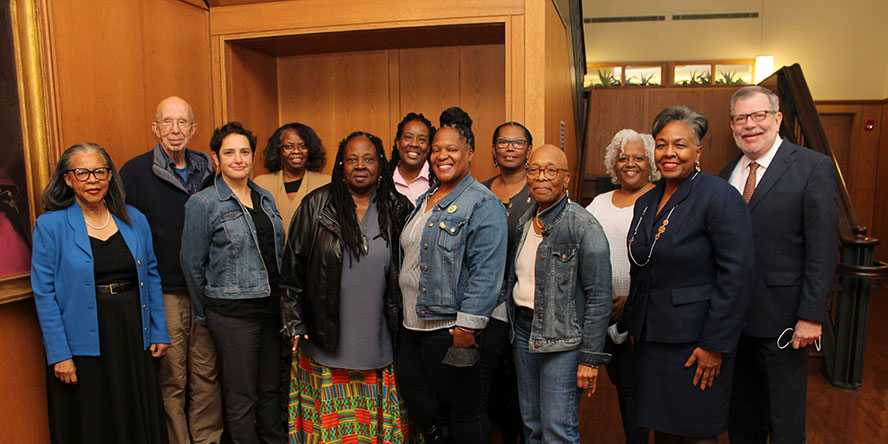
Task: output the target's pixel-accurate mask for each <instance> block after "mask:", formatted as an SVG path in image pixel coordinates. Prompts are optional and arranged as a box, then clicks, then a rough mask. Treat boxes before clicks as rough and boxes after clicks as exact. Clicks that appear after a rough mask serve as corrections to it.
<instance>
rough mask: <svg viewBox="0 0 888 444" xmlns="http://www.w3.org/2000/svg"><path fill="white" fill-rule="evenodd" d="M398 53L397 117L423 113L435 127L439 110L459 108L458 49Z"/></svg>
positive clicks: (404, 50) (414, 50)
mask: <svg viewBox="0 0 888 444" xmlns="http://www.w3.org/2000/svg"><path fill="white" fill-rule="evenodd" d="M398 52H399V54H400V55H399V59H400V60H399V67H400V68H399V71H400V73H399V76H400V79H401V82H400V90H401V97H400V99H401V103H400V112H399V113H398V114H399V115H401V116H403V115H404V114H407V113H408V112H411V111H414V112H418V113H422V114H425V116H426V117H428V118H429V120H431V121H432V123H433V124H434V125H435V126H438V116H439V115H440V114H441V111H442V110H444V109H445V108H447V107H450V106H453V105H459V99H460V94H459V88H460V82H459V73H460V50H459V48H457V47H446V48H435V49H429V48H418V49H401V50H399V51H398ZM469 113H470V114H471V111H469ZM395 123H397V122H395Z"/></svg>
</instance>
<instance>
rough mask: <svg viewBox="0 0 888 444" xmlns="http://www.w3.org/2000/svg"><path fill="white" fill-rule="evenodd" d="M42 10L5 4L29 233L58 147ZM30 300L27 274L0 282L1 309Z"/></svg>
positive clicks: (29, 1) (33, 4) (25, 2)
mask: <svg viewBox="0 0 888 444" xmlns="http://www.w3.org/2000/svg"><path fill="white" fill-rule="evenodd" d="M47 6H48V5H47V4H46V0H11V1H10V3H9V15H10V16H9V23H10V27H11V31H12V44H13V45H12V46H13V58H14V59H15V60H14V63H15V74H16V83H17V87H18V104H19V118H20V125H21V136H22V152H23V157H24V168H25V178H26V179H25V180H26V182H27V183H26V184H23V185H24V188H25V190H24V191H25V192H26V194H27V202H28V207H29V208H28V210H29V215H28V216H29V217H28V222H29V227H28V229H29V230H31V229H33V226H34V221H35V219H36V217H37V214H38V213H39V206H38V204H39V202H38V201H39V196H40V194H41V193H42V191H43V188H44V187H46V184H47V182H48V181H49V174H50V171H51V169H52V166H53V164H54V163H55V161H56V159H57V156H58V154H57V152H56V150H55V149H54V147H57V146H59V144H58V140H59V139H58V130H57V126H56V122H57V119H56V117H55V116H56V113H55V110H56V106H55V95H54V85H55V82H54V78H53V74H52V69H51V67H52V64H51V63H50V61H51V52H50V49H51V45H50V42H51V38H50V30H51V27H50V26H49V22H48V15H47V14H46V11H47ZM0 248H2V246H0ZM31 295H32V292H31V284H30V273H27V272H26V273H16V274H11V275H7V276H4V277H2V278H0V304H2V303H7V302H12V301H17V300H21V299H26V298H29V297H31Z"/></svg>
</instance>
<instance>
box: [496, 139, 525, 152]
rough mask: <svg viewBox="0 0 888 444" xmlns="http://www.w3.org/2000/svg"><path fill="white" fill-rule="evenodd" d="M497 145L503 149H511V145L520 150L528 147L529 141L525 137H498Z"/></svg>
mask: <svg viewBox="0 0 888 444" xmlns="http://www.w3.org/2000/svg"><path fill="white" fill-rule="evenodd" d="M495 145H496V147H497V148H498V149H501V150H506V149H509V146H511V147H512V148H515V149H518V150H523V149H524V148H527V141H526V140H524V139H514V140H513V139H496V144H495Z"/></svg>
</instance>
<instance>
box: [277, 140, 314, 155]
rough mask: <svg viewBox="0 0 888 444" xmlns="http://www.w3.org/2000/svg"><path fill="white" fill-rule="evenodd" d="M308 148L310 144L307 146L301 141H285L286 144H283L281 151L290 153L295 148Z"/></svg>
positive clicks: (301, 149) (300, 149) (302, 149)
mask: <svg viewBox="0 0 888 444" xmlns="http://www.w3.org/2000/svg"><path fill="white" fill-rule="evenodd" d="M307 149H308V146H306V145H305V144H304V143H301V142H300V143H297V144H295V145H294V144H292V143H285V144H283V145H281V152H283V153H290V152H293V150H299V151H305V150H307Z"/></svg>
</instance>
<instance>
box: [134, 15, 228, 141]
mask: <svg viewBox="0 0 888 444" xmlns="http://www.w3.org/2000/svg"><path fill="white" fill-rule="evenodd" d="M201 3H202V2H201ZM142 30H143V32H142V48H143V57H144V63H143V69H144V73H145V81H144V84H145V87H144V90H145V94H144V95H145V108H144V110H145V112H144V118H142V119H141V120H140V121H139V123H143V125H144V127H145V128H146V130H147V131H148V135H147V137H148V140H149V143H153V141H154V134H153V133H151V131H150V125H149V123H148V122H151V121H152V120H154V113H155V107H156V106H157V103H159V102H160V101H161V100H163V99H164V98H165V97H169V96H181V97H182V98H183V99H185V100H187V101H188V103H190V104H191V107H192V109H194V121H195V122H196V123H197V132H196V133H195V134H194V137H192V139H191V148H194V149H199V150H204V151H208V150H209V141H210V135H212V134H213V100H212V88H211V81H210V39H209V33H210V18H209V14H208V13H207V11H206V9H204V8H202V7H194V6H190V5H183V4H182V3H181V1H180V0H150V1H143V2H142ZM168 30H175V32H167V31H168ZM138 152H140V151H137V153H138Z"/></svg>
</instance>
